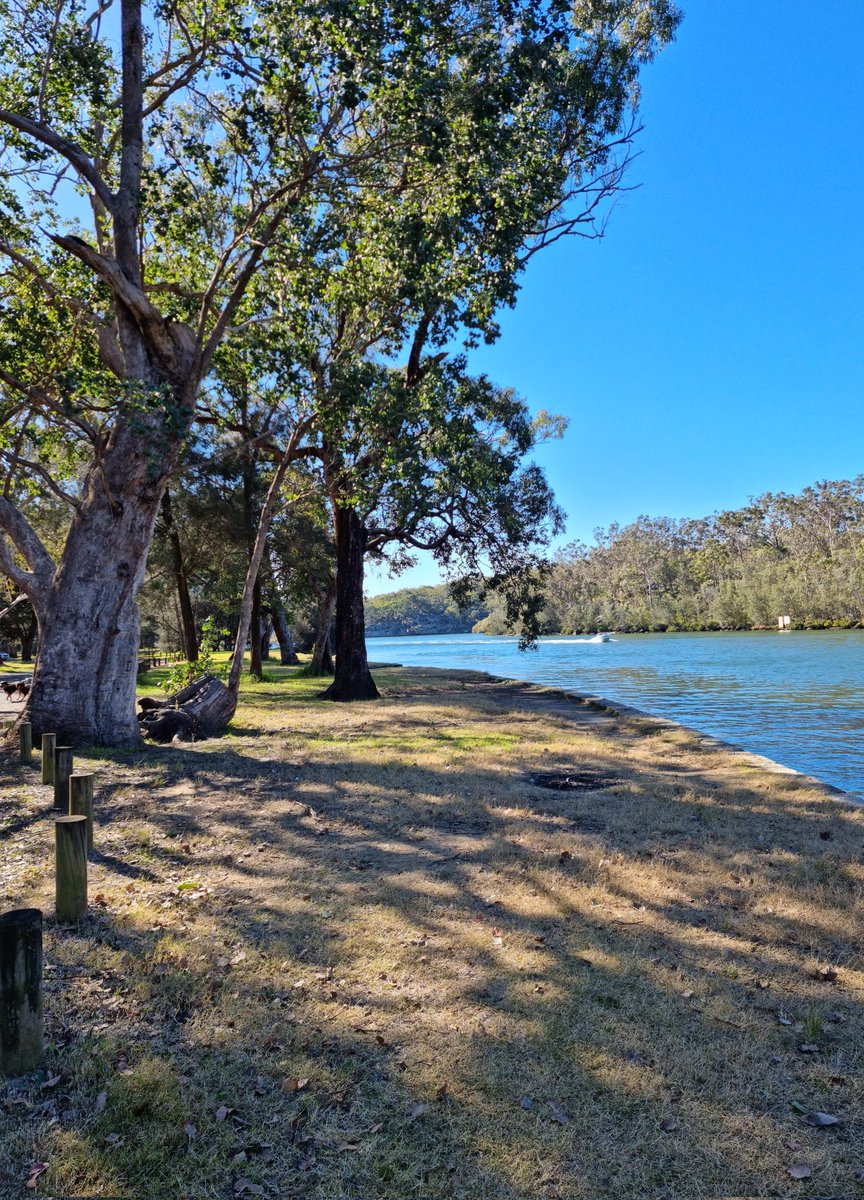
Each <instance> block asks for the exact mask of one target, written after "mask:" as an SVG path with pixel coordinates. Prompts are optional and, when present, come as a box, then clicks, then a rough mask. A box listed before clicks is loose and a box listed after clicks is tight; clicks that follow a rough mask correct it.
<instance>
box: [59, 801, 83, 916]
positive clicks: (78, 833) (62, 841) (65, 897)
mask: <svg viewBox="0 0 864 1200" xmlns="http://www.w3.org/2000/svg"><path fill="white" fill-rule="evenodd" d="M54 830H55V835H56V852H57V857H56V870H57V881H56V896H57V921H58V922H59V924H61V925H69V924H72V923H73V922H75V921H80V920H81V918H82V917H86V916H87V818H86V817H78V816H76V817H58V818H57V820H56V821H55V822H54Z"/></svg>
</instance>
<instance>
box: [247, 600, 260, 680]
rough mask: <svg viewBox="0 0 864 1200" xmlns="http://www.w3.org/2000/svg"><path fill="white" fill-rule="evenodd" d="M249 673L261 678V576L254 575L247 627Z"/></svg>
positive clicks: (254, 677) (253, 676)
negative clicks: (249, 621)
mask: <svg viewBox="0 0 864 1200" xmlns="http://www.w3.org/2000/svg"><path fill="white" fill-rule="evenodd" d="M249 674H250V675H251V676H252V678H253V679H260V678H261V578H260V576H256V577H255V584H254V586H253V588H252V622H251V625H250V628H249Z"/></svg>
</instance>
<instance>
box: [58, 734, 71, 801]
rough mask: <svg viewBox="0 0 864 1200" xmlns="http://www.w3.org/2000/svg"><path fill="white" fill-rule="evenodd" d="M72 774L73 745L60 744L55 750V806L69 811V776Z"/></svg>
mask: <svg viewBox="0 0 864 1200" xmlns="http://www.w3.org/2000/svg"><path fill="white" fill-rule="evenodd" d="M71 774H72V747H71V746H58V747H57V749H56V750H55V752H54V807H55V808H59V809H61V810H62V811H63V812H65V813H68V811H69V776H70V775H71Z"/></svg>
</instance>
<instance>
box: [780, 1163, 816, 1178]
mask: <svg viewBox="0 0 864 1200" xmlns="http://www.w3.org/2000/svg"><path fill="white" fill-rule="evenodd" d="M786 1174H787V1175H791V1176H792V1178H793V1179H809V1178H810V1176H811V1175H812V1174H813V1168H812V1167H808V1166H806V1165H805V1164H804V1163H793V1164H792V1166H791V1167H787V1168H786Z"/></svg>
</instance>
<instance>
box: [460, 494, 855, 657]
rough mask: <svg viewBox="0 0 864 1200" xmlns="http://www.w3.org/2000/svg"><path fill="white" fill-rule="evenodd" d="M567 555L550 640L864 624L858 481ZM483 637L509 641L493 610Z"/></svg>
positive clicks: (551, 585)
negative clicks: (612, 633)
mask: <svg viewBox="0 0 864 1200" xmlns="http://www.w3.org/2000/svg"><path fill="white" fill-rule="evenodd" d="M595 538H596V544H595V545H593V546H587V545H584V544H582V543H574V544H573V545H571V546H569V547H567V548H566V549H565V550H564V551H562V552H561V553H560V554H559V555H558V557H557V559H556V561H555V563H554V564H553V567H552V571H551V574H550V577H549V580H548V584H547V588H546V595H547V599H546V607H545V614H544V618H543V629H544V632H546V633H555V632H560V633H582V632H593V631H596V630H598V629H610V630H621V631H638V630H667V629H672V630H675V629H678V630H687V629H751V628H760V627H766V626H767V627H776V625H777V618H778V616H779V615H780V614H788V615H789V616H790V617H791V618H792V624H793V625H794V626H798V627H805V628H813V629H818V628H832V627H837V628H850V627H854V626H857V625H859V624H862V623H864V476H860V475H859V476H857V477H856V478H855V479H853V480H839V481H835V482H827V481H825V482H821V483H817V484H814V485H813V486H812V487H808V488H805V489H804V490H803V491H802V492H801V493H800V494H798V495H788V494H785V493H782V492H777V493H771V492H766V493H765V494H764V495H763V496H759V497H757V498H756V499H754V500H753V501H751V503H750V504H749V505H747V506H746V507H745V508H741V509H737V510H735V511H731V512H722V513H715V514H714V515H712V516H709V517H704V518H702V519H699V520H674V519H671V518H668V517H647V516H642V517H639V518H638V520H636V521H634V522H633V523H632V524H630V525H626V526H618V525H611V526H610V527H609V528H608V529H606V530H598V531H597V532H596V534H595ZM480 628H481V630H482V632H485V633H503V632H507V630H506V624H505V622H504V619H503V616H502V613H501V611H500V609H498V610H495V611H493V612H492V613H491V615H490V617H489V618H488V619H487V620H485V621H484V622H483V623H482V625H481V627H480Z"/></svg>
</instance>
